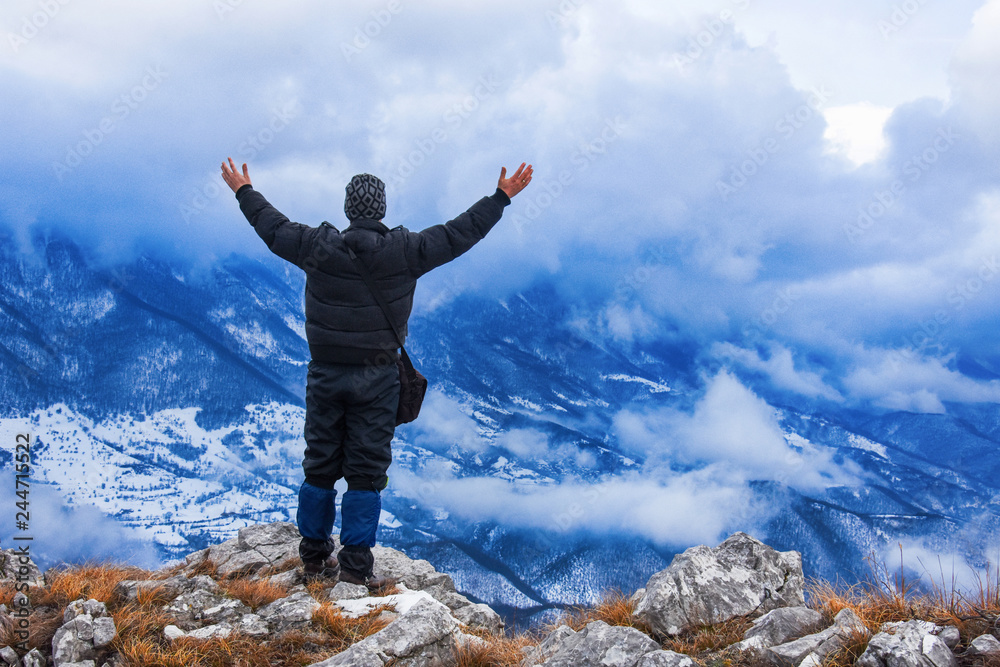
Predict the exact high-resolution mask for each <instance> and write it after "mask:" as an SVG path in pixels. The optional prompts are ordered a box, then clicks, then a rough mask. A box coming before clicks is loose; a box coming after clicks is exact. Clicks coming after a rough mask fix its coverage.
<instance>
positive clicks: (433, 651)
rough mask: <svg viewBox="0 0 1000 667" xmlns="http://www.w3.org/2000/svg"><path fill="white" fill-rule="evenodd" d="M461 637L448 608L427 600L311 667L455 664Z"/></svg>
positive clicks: (401, 666) (456, 623) (414, 666)
mask: <svg viewBox="0 0 1000 667" xmlns="http://www.w3.org/2000/svg"><path fill="white" fill-rule="evenodd" d="M459 635H460V632H459V630H458V622H457V621H456V620H455V619H454V618H452V616H451V614H449V613H448V610H447V608H446V607H445V606H444V605H442V604H440V603H438V602H436V601H434V602H432V601H429V600H426V599H424V600H421V601H420V602H418V603H417V604H415V605H414V606H413V607H411V608H410V610H409V611H408V612H407V613H405V614H403V615H402V616H400V617H399V619H398V620H397V621H395V622H394V623H392V624H391V625H389V626H388V627H386V628H383V629H382V630H380V631H379V632H376V633H375V634H374V635H371V636H370V637H367V638H365V639H363V640H361V641H360V642H357V643H356V644H353V645H352V646H350V647H348V648H347V650H345V651H342V652H341V653H338V654H337V655H335V656H333V657H331V658H328V659H326V660H324V661H322V662H317V663H314V665H312V667H334V666H337V665H345V666H349V667H367V666H369V665H371V666H372V667H382V665H384V664H385V663H387V662H389V661H390V660H393V661H394V662H393V664H395V665H398V666H399V667H403V666H413V667H416V666H417V665H428V666H430V665H447V664H452V663H453V661H454V650H455V647H456V646H457V645H458V637H459Z"/></svg>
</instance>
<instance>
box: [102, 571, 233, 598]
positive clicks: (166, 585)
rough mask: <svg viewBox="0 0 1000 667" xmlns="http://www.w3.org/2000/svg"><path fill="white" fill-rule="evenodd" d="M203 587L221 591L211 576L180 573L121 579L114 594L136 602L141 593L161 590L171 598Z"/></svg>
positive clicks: (212, 590)
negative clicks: (153, 577)
mask: <svg viewBox="0 0 1000 667" xmlns="http://www.w3.org/2000/svg"><path fill="white" fill-rule="evenodd" d="M198 588H202V589H205V590H209V591H211V592H213V593H218V592H219V585H218V584H217V583H215V580H213V579H212V578H211V577H207V576H205V575H199V576H197V577H185V576H184V575H181V574H178V575H177V576H174V577H170V578H169V579H144V580H134V579H126V580H124V581H119V582H118V583H117V584H116V585H115V588H114V595H115V596H116V597H117V598H118V599H120V600H125V601H127V602H135V601H136V600H138V599H139V594H140V593H150V594H151V593H153V592H154V591H160V592H161V593H162V594H164V595H166V596H167V597H170V598H175V597H177V596H178V595H181V594H183V593H189V592H191V591H193V590H195V589H198Z"/></svg>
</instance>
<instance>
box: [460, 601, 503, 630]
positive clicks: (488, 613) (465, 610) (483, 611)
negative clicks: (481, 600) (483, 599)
mask: <svg viewBox="0 0 1000 667" xmlns="http://www.w3.org/2000/svg"><path fill="white" fill-rule="evenodd" d="M451 615H452V616H454V617H455V618H457V619H458V620H459V622H460V623H462V624H463V625H466V626H469V627H471V628H482V629H483V630H488V631H489V632H493V633H497V632H500V631H502V630H503V628H504V622H503V619H502V618H501V617H500V614H498V613H496V612H495V611H493V609H492V608H491V607H490V606H489V605H485V604H471V603H470V604H467V605H465V606H464V607H459V608H458V609H454V610H452V612H451Z"/></svg>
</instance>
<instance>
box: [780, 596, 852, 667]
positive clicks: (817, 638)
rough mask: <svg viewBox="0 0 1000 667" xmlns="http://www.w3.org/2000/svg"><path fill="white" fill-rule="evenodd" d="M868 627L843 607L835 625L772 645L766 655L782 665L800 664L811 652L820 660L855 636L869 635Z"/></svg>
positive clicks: (842, 646) (834, 620) (835, 620)
mask: <svg viewBox="0 0 1000 667" xmlns="http://www.w3.org/2000/svg"><path fill="white" fill-rule="evenodd" d="M867 635H868V628H866V627H865V624H864V623H863V622H862V621H861V619H860V618H858V615H857V614H855V613H854V612H853V611H851V610H850V609H842V610H841V611H840V613H838V614H837V615H836V617H834V619H833V625H832V626H830V627H829V628H827V629H825V630H823V631H822V632H817V633H815V634H811V635H806V636H805V637H801V638H799V639H796V640H795V641H791V642H787V643H784V644H779V645H778V646H772V647H771V648H770V649H768V650H767V653H766V656H767V657H769V658H772V659H773V661H774V662H777V663H778V664H782V665H799V664H800V663H801V662H802V661H803V660H805V659H806V657H807V656H809V655H810V654H815V655H816V658H817V659H819V660H820V661H822V660H823V658H825V657H826V656H828V655H830V654H832V653H835V652H836V651H839V650H840V649H842V648H844V647H845V646H847V645H848V643H849V642H850V641H851V639H852V638H853V637H855V636H867Z"/></svg>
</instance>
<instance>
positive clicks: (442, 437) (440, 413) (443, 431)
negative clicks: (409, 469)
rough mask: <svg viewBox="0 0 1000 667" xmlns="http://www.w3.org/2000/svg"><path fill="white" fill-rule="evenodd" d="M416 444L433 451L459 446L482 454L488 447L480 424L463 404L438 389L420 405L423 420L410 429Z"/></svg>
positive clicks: (467, 450) (441, 451)
mask: <svg viewBox="0 0 1000 667" xmlns="http://www.w3.org/2000/svg"><path fill="white" fill-rule="evenodd" d="M407 435H408V436H409V437H410V438H412V440H413V442H414V443H415V444H418V445H420V446H422V447H426V448H427V449H430V450H431V451H434V452H440V453H443V452H448V451H450V450H453V449H457V450H458V451H461V452H466V453H473V454H475V453H481V452H484V451H486V449H487V448H488V447H489V442H487V441H486V440H485V439H484V438H483V437H482V435H481V434H480V432H479V424H478V423H476V420H475V419H473V418H472V417H471V416H469V415H467V414H466V413H465V411H464V410H463V407H462V405H461V404H460V403H459V402H458V401H457V400H455V399H453V398H450V397H448V396H446V395H445V394H444V393H443V392H441V391H440V390H437V389H431V390H429V391H428V392H427V395H426V397H425V398H424V402H423V405H422V406H421V407H420V419H418V420H417V421H415V422H413V424H412V425H411V426H410V427H409V428H408V430H407Z"/></svg>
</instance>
